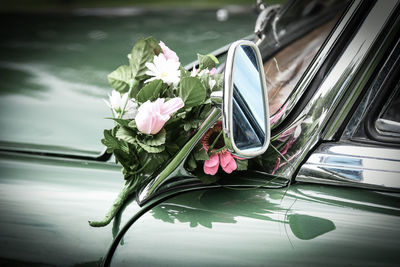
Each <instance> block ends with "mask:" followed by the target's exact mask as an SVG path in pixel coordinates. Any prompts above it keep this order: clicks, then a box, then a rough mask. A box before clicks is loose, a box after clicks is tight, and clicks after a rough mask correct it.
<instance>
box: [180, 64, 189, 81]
mask: <svg viewBox="0 0 400 267" xmlns="http://www.w3.org/2000/svg"><path fill="white" fill-rule="evenodd" d="M179 69H180V70H181V79H182V78H186V77H190V72H189V71H187V70H186V69H185V68H184V67H182V66H179Z"/></svg>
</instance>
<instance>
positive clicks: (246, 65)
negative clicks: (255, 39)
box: [232, 45, 267, 151]
mask: <svg viewBox="0 0 400 267" xmlns="http://www.w3.org/2000/svg"><path fill="white" fill-rule="evenodd" d="M257 59H258V57H257V54H256V51H255V49H254V48H253V47H252V46H249V45H239V46H238V47H236V51H235V55H234V61H233V62H234V63H233V72H232V78H233V99H232V126H233V128H232V131H233V133H232V136H233V140H234V143H235V145H236V147H237V148H238V149H239V150H242V151H249V150H250V151H251V150H254V151H257V150H259V149H260V148H261V147H264V145H265V143H266V139H267V136H266V111H265V109H266V102H265V96H264V88H263V80H262V75H261V74H260V72H262V71H263V69H262V67H261V66H260V65H261V63H260V62H258V60H257Z"/></svg>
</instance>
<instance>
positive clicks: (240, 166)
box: [236, 159, 249, 171]
mask: <svg viewBox="0 0 400 267" xmlns="http://www.w3.org/2000/svg"><path fill="white" fill-rule="evenodd" d="M248 163H249V161H248V160H247V159H242V160H240V159H236V165H237V169H236V170H237V171H246V170H247V165H248Z"/></svg>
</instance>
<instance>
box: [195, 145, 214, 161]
mask: <svg viewBox="0 0 400 267" xmlns="http://www.w3.org/2000/svg"><path fill="white" fill-rule="evenodd" d="M193 156H194V159H195V160H197V161H201V160H209V159H210V157H209V156H208V155H207V153H206V151H205V150H204V149H203V148H202V147H201V148H200V149H196V150H195V151H194V152H193Z"/></svg>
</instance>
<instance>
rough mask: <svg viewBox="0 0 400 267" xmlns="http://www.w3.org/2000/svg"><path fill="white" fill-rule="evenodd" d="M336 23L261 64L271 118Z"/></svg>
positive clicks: (319, 28) (315, 32)
mask: <svg viewBox="0 0 400 267" xmlns="http://www.w3.org/2000/svg"><path fill="white" fill-rule="evenodd" d="M335 22H336V19H334V20H331V21H330V22H328V23H326V24H324V25H322V26H320V27H318V28H317V29H315V30H313V31H312V32H310V33H308V34H306V35H305V36H303V37H302V38H300V39H298V40H296V41H295V42H293V43H292V44H290V45H289V46H287V47H285V48H284V49H283V50H281V51H280V52H278V53H277V54H275V55H274V56H273V57H272V58H270V59H269V60H267V61H266V62H265V63H264V71H265V79H266V81H267V88H268V99H269V108H270V113H271V115H272V114H274V113H276V112H277V111H278V110H279V108H280V107H281V106H282V105H283V104H284V103H285V101H286V99H287V98H288V97H289V95H290V94H291V93H292V91H293V90H294V88H295V86H296V84H297V82H298V81H299V80H300V78H301V76H302V75H303V73H304V71H305V70H306V68H307V67H308V65H309V64H310V63H311V61H312V59H313V58H314V56H315V55H316V54H317V52H318V50H319V49H320V47H321V46H322V44H323V42H324V41H325V39H326V37H327V36H328V34H329V32H330V31H331V30H332V28H333V26H334V25H335Z"/></svg>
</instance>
